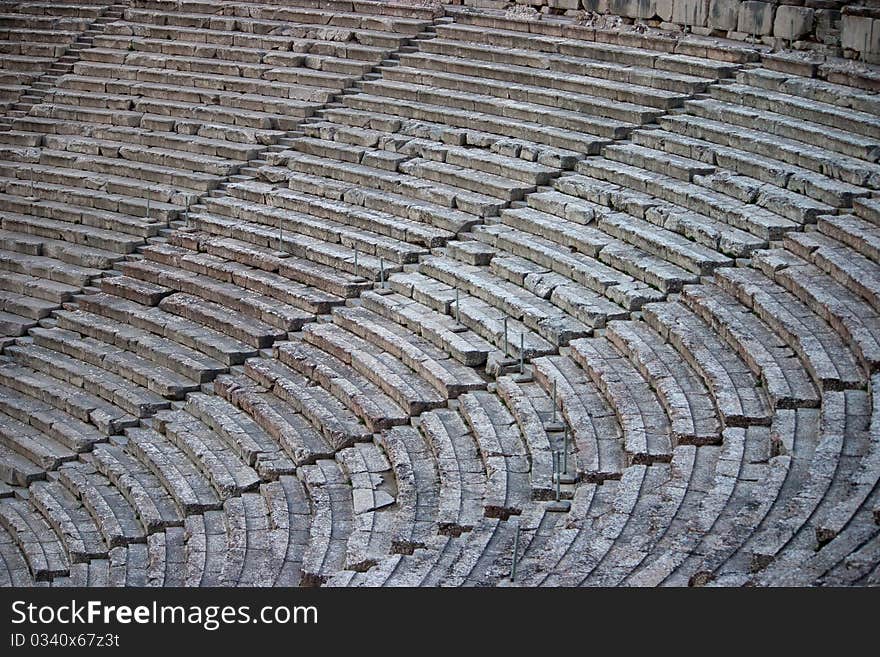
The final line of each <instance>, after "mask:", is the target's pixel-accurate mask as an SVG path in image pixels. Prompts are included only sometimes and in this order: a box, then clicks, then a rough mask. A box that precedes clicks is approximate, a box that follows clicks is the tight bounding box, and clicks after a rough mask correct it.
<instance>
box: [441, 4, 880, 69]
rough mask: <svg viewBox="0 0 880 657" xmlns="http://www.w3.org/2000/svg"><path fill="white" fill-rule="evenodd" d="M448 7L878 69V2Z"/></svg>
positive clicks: (879, 31) (879, 16) (879, 46)
mask: <svg viewBox="0 0 880 657" xmlns="http://www.w3.org/2000/svg"><path fill="white" fill-rule="evenodd" d="M452 4H464V5H469V6H472V7H492V8H505V7H510V6H513V5H531V6H532V7H535V8H536V9H538V10H540V11H542V12H544V13H553V14H567V15H576V14H578V13H579V12H585V11H587V12H596V13H599V14H613V15H617V16H621V17H622V18H623V19H624V20H625V21H627V22H641V23H645V24H647V25H648V26H649V27H655V28H660V29H666V30H675V31H679V30H686V31H689V32H692V33H694V34H698V35H704V36H715V37H724V38H729V39H736V40H740V41H750V42H760V43H764V44H767V45H770V46H773V47H776V48H793V49H795V50H818V51H821V52H822V53H823V54H829V55H835V56H844V57H849V58H852V59H861V60H864V61H867V62H872V63H880V0H862V2H860V3H859V4H851V3H847V2H846V1H845V0H844V1H841V0H515V1H511V2H499V1H494V0H459V1H458V2H455V1H454V0H453V2H452Z"/></svg>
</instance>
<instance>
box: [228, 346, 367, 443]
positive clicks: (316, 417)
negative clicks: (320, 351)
mask: <svg viewBox="0 0 880 657" xmlns="http://www.w3.org/2000/svg"><path fill="white" fill-rule="evenodd" d="M245 372H246V374H247V375H248V376H249V377H250V378H251V379H252V380H254V381H255V382H257V383H258V384H259V385H261V386H262V387H264V388H266V389H267V390H271V391H272V392H273V393H274V394H275V396H276V397H278V398H279V399H282V400H284V401H285V402H287V403H288V404H289V405H290V406H291V408H293V409H294V410H296V411H297V412H298V413H300V414H302V416H303V417H305V418H306V419H308V420H309V422H311V423H312V426H314V427H315V429H316V430H317V431H319V432H321V433H322V434H323V435H324V437H325V439H326V440H327V442H328V443H329V444H330V445H331V446H332V447H333V448H334V449H337V450H338V449H342V448H345V447H348V446H350V445H352V444H353V443H355V442H359V441H365V440H369V439H370V438H371V435H372V432H371V431H369V430H368V429H367V427H365V426H364V424H363V423H362V422H361V421H360V419H359V418H358V417H357V416H356V415H355V414H354V413H352V412H351V411H350V410H348V409H347V408H346V407H345V406H344V405H343V404H342V402H340V401H339V400H337V399H336V398H335V397H334V396H333V395H332V394H331V393H330V392H329V391H327V390H325V389H323V388H322V387H320V386H314V385H309V380H308V379H307V378H306V377H305V376H303V375H301V374H299V373H298V372H296V371H295V370H293V369H291V368H290V367H288V366H286V365H284V364H282V363H279V362H277V361H274V360H269V359H262V358H253V359H251V360H249V361H247V362H246V363H245Z"/></svg>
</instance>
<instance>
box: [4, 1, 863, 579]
mask: <svg viewBox="0 0 880 657" xmlns="http://www.w3.org/2000/svg"><path fill="white" fill-rule="evenodd" d="M440 4H442V5H443V6H440ZM440 4H438V3H422V2H409V1H407V2H390V3H386V2H374V1H372V0H363V1H359V2H351V1H349V0H300V1H298V2H293V3H289V2H288V3H279V2H272V1H270V0H248V1H243V2H237V3H232V4H230V3H221V2H214V1H212V0H183V1H182V2H178V1H177V0H174V1H172V0H133V1H132V2H129V3H126V4H125V5H109V4H101V3H97V2H95V3H92V2H88V1H85V0H83V1H80V0H77V1H76V2H74V3H73V4H69V5H58V4H51V3H45V2H36V3H19V4H15V3H12V4H10V5H9V7H8V8H6V9H4V10H3V12H2V15H0V53H2V54H3V65H2V68H0V105H2V107H3V111H4V112H5V116H4V117H0V585H2V586H10V585H16V586H17V585H50V586H415V585H423V586H441V585H442V586H497V585H505V586H508V585H516V586H552V585H578V586H580V585H592V586H595V585H602V586H619V585H626V586H704V585H712V586H743V585H761V586H774V585H796V586H806V585H865V584H868V585H870V584H876V583H877V572H878V568H877V564H878V560H880V551H878V545H880V542H878V541H880V525H878V523H880V486H878V479H880V442H878V435H880V433H878V429H877V428H878V423H880V404H878V401H877V400H878V393H877V391H878V389H880V378H878V377H880V370H878V364H880V317H878V313H880V232H878V231H880V229H878V226H880V201H878V194H880V169H878V166H880V121H878V119H877V116H878V114H880V102H878V100H877V97H876V94H875V93H873V92H870V91H867V90H865V89H864V88H862V86H864V85H862V86H859V85H860V82H859V79H858V72H857V71H855V70H854V69H853V70H852V71H850V72H849V73H847V74H846V75H844V74H841V75H838V76H833V75H832V76H828V75H826V76H825V77H824V78H823V79H820V78H818V77H806V76H805V75H799V74H795V73H791V72H789V71H790V70H792V67H791V66H786V64H785V59H784V58H785V56H784V55H783V56H780V55H777V54H773V53H763V52H762V50H761V49H757V48H746V47H742V45H737V44H731V43H725V42H721V41H717V40H715V41H712V40H708V39H701V38H699V37H695V36H693V35H681V36H680V37H679V38H677V39H670V38H668V37H666V36H662V35H660V34H657V33H654V32H653V31H648V32H646V33H644V34H642V33H641V32H639V31H634V30H629V29H627V28H623V29H594V28H588V27H586V26H584V25H580V24H578V22H577V21H576V20H572V19H571V18H570V17H566V16H560V15H550V14H547V15H543V16H542V18H541V19H540V20H525V19H516V18H511V17H509V16H506V15H505V14H504V13H503V12H499V11H494V10H492V9H491V8H486V7H480V8H473V7H471V8H461V7H456V6H454V5H446V4H445V3H440ZM34 26H36V27H35V29H31V27H34ZM780 57H782V59H780ZM802 69H803V70H802ZM797 70H802V72H803V71H806V70H807V69H806V68H804V67H801V69H797ZM841 70H843V69H841ZM515 545H516V546H518V549H519V552H518V553H517V554H516V555H515V556H514V554H513V551H514V546H515ZM514 559H516V563H517V578H516V580H515V581H512V580H511V578H510V574H511V570H512V566H513V562H514Z"/></svg>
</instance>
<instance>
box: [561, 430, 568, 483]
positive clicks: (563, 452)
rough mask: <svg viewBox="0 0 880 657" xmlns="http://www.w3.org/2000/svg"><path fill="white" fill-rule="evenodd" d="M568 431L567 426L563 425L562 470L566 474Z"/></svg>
mask: <svg viewBox="0 0 880 657" xmlns="http://www.w3.org/2000/svg"><path fill="white" fill-rule="evenodd" d="M568 432H569V427H568V425H565V437H564V438H563V439H562V472H563V473H564V474H568Z"/></svg>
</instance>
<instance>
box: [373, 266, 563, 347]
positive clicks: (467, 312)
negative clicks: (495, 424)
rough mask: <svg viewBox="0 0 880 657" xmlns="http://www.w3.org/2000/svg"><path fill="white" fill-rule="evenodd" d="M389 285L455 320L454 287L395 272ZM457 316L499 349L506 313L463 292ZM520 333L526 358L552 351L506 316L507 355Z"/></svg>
mask: <svg viewBox="0 0 880 657" xmlns="http://www.w3.org/2000/svg"><path fill="white" fill-rule="evenodd" d="M389 285H390V287H391V289H392V290H394V291H395V292H397V293H399V294H400V295H402V296H404V297H408V298H411V299H413V300H415V301H418V302H419V303H421V304H423V305H426V306H428V307H430V308H432V309H434V310H435V311H437V312H439V313H441V314H443V315H447V316H449V317H451V318H453V320H454V319H455V316H456V313H455V308H454V302H455V288H454V287H453V286H451V285H448V284H447V283H444V282H443V281H441V280H438V279H435V278H432V277H430V276H427V275H425V274H421V273H413V274H395V275H393V276H391V278H390V279H389ZM459 315H460V320H461V323H462V324H463V325H464V326H466V327H467V328H468V329H470V330H471V331H473V332H474V333H476V334H477V335H479V336H480V337H482V338H483V339H485V340H486V341H488V342H489V343H491V344H494V345H495V346H496V347H499V348H501V349H503V347H504V343H505V341H504V328H503V321H504V317H505V316H507V315H506V314H505V313H504V311H502V310H500V309H498V308H495V307H494V306H492V305H491V304H490V303H487V302H486V301H483V300H482V299H480V298H478V297H474V296H470V295H467V294H465V295H459ZM520 335H522V339H523V351H524V355H525V357H526V358H530V357H532V356H534V355H540V354H546V353H553V352H555V350H556V348H555V347H554V346H553V345H552V344H551V343H550V342H548V341H547V340H545V339H544V338H542V337H541V336H540V335H538V334H537V333H536V332H534V331H532V330H531V329H530V328H527V327H526V326H525V324H523V323H522V322H521V321H519V320H517V319H514V318H509V319H508V337H507V349H508V355H511V356H518V354H519V352H520V348H519V347H520V345H519V336H520Z"/></svg>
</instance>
